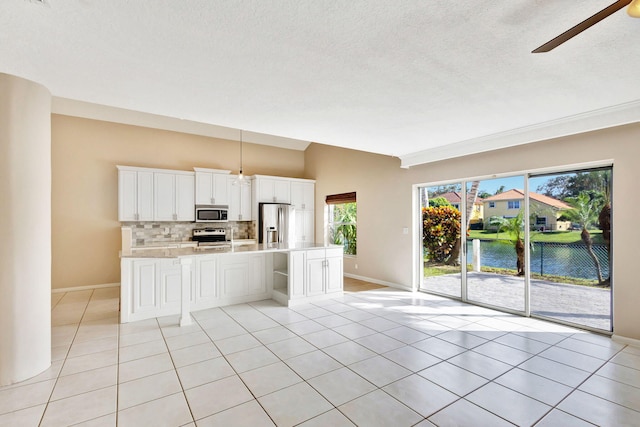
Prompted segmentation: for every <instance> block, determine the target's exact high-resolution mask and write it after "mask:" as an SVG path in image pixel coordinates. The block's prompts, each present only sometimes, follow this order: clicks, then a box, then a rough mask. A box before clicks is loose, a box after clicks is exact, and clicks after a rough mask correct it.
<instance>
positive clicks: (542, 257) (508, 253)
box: [467, 240, 609, 280]
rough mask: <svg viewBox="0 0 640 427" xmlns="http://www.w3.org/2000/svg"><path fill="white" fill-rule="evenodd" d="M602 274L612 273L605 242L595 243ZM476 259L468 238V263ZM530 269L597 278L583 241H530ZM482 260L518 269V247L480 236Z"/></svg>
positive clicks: (584, 277)
mask: <svg viewBox="0 0 640 427" xmlns="http://www.w3.org/2000/svg"><path fill="white" fill-rule="evenodd" d="M592 249H593V252H594V254H595V256H596V257H597V258H598V261H599V263H600V271H601V273H602V277H603V278H604V279H607V278H608V277H609V251H608V250H607V245H606V244H593V246H592ZM472 259H473V248H472V240H469V241H467V263H468V264H471V263H472ZM530 259H531V272H532V273H534V274H540V275H542V276H544V275H555V276H567V277H575V278H581V279H588V280H597V279H598V274H597V267H596V264H595V262H594V260H593V258H592V257H591V256H590V255H589V252H588V251H587V248H586V246H585V245H584V244H583V243H571V244H564V243H542V242H535V243H533V244H532V245H531V258H530ZM480 263H481V265H482V266H484V267H494V268H507V269H513V270H515V269H516V251H515V248H514V244H513V242H511V241H499V240H497V241H496V240H481V242H480Z"/></svg>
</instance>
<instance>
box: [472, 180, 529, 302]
mask: <svg viewBox="0 0 640 427" xmlns="http://www.w3.org/2000/svg"><path fill="white" fill-rule="evenodd" d="M523 188H524V177H523V176H515V177H509V178H497V179H488V180H482V181H473V182H468V183H467V193H468V194H469V195H470V198H471V197H473V193H474V191H475V192H476V193H477V195H476V197H475V203H474V209H475V210H474V211H473V212H476V215H475V217H474V216H472V217H471V219H470V222H469V229H468V231H467V265H468V266H469V268H468V272H467V299H468V300H469V301H472V302H478V303H482V304H486V305H491V306H494V307H499V308H504V309H508V310H513V311H518V312H524V310H525V297H524V295H525V281H524V272H525V269H524V260H525V247H524V236H525V234H524V190H523Z"/></svg>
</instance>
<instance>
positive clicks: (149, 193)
mask: <svg viewBox="0 0 640 427" xmlns="http://www.w3.org/2000/svg"><path fill="white" fill-rule="evenodd" d="M194 186H195V178H194V173H193V172H186V171H174V170H165V169H148V168H135V167H129V166H118V220H119V221H193V220H194V218H195V216H194V214H195V209H194V208H195V203H194Z"/></svg>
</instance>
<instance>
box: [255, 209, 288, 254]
mask: <svg viewBox="0 0 640 427" xmlns="http://www.w3.org/2000/svg"><path fill="white" fill-rule="evenodd" d="M259 208H260V209H259V211H258V212H259V214H258V243H267V244H271V243H286V244H291V243H294V241H295V237H294V236H295V226H294V221H295V215H294V213H293V207H292V206H291V205H289V204H286V203H260V205H259Z"/></svg>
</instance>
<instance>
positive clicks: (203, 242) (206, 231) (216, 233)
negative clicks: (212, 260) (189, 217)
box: [191, 228, 230, 246]
mask: <svg viewBox="0 0 640 427" xmlns="http://www.w3.org/2000/svg"><path fill="white" fill-rule="evenodd" d="M191 240H193V241H194V242H198V246H230V245H229V243H228V242H227V238H226V231H225V229H224V228H196V229H194V230H193V235H192V236H191Z"/></svg>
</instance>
